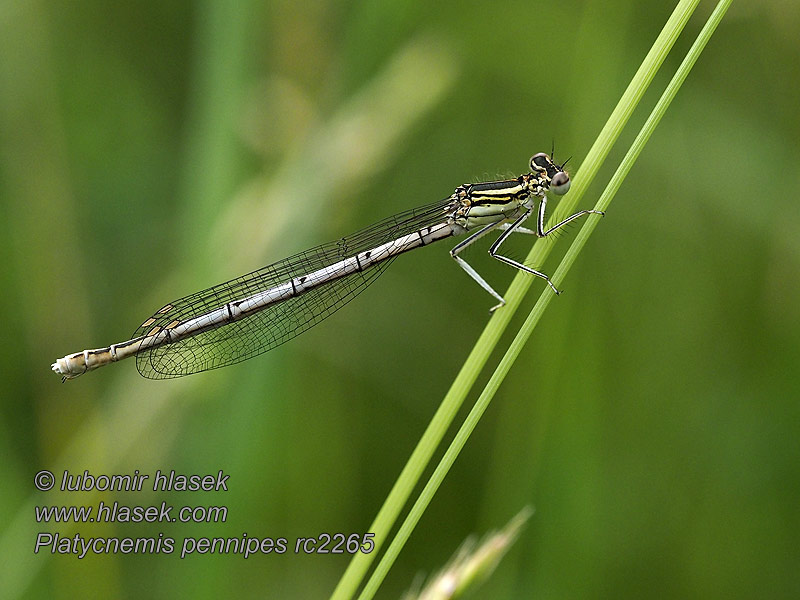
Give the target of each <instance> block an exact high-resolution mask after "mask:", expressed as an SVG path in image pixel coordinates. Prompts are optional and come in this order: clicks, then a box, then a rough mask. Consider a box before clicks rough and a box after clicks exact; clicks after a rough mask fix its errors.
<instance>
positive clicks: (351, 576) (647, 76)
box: [332, 0, 730, 600]
mask: <svg viewBox="0 0 800 600" xmlns="http://www.w3.org/2000/svg"><path fill="white" fill-rule="evenodd" d="M729 1H730V0H723V1H722V2H721V3H720V6H719V7H718V9H717V10H716V11H715V12H714V14H713V15H712V17H711V18H710V19H709V21H708V23H707V25H706V27H705V28H704V29H703V31H702V32H701V34H700V36H699V37H698V40H697V42H695V45H694V46H693V47H692V49H691V50H690V52H689V54H688V55H687V57H686V59H685V60H684V62H683V63H682V64H681V68H680V69H679V71H678V73H676V75H675V78H673V80H672V81H671V82H670V85H669V86H668V88H667V90H666V91H665V92H664V95H663V96H662V98H661V100H660V101H659V103H658V105H657V106H656V108H655V109H654V111H653V113H652V114H651V116H650V118H649V119H648V120H647V122H646V123H645V126H644V127H643V128H642V131H641V132H640V134H639V136H638V137H637V138H636V141H635V142H634V144H633V146H632V147H631V150H630V151H629V153H628V155H626V157H625V160H624V161H623V163H622V164H621V165H620V168H619V169H618V171H617V173H616V174H615V176H614V178H613V179H612V181H611V182H610V183H609V185H608V187H607V188H606V191H605V192H604V193H603V195H602V196H601V198H600V200H599V201H598V204H597V206H598V210H603V209H604V207H606V206H607V205H608V204H609V203H610V200H611V198H613V195H614V194H615V193H616V191H617V189H619V185H620V184H621V182H622V180H623V179H624V178H625V176H626V175H627V173H628V171H629V170H630V167H631V165H632V164H633V162H634V161H635V160H636V157H637V156H638V154H639V153H640V152H641V149H642V147H643V146H644V144H645V143H646V141H647V139H648V138H649V136H650V134H651V133H652V130H653V129H654V128H655V125H656V124H657V123H658V121H659V120H660V118H661V116H662V115H663V113H664V111H665V110H666V108H667V106H668V105H669V102H671V100H672V98H673V97H674V95H675V93H676V92H677V89H678V88H679V87H680V84H681V83H682V82H683V80H684V79H685V77H686V74H688V72H689V70H690V69H691V66H692V65H693V64H694V62H695V60H696V58H697V56H699V53H700V51H701V50H702V48H703V46H704V45H705V42H706V41H707V39H708V37H710V35H711V33H713V30H714V28H715V27H716V24H717V23H718V22H719V19H720V18H721V16H722V14H724V11H725V9H727V4H729ZM698 2H699V0H683V1H681V2H680V3H679V4H678V6H677V7H676V9H675V10H674V11H673V13H672V15H671V16H670V18H669V20H668V21H667V23H666V25H665V26H664V28H663V30H662V32H661V33H660V35H659V36H658V38H657V39H656V41H655V43H654V44H653V46H652V48H651V49H650V51H649V52H648V54H647V56H646V57H645V59H644V61H643V62H642V64H641V66H640V67H639V69H638V70H637V72H636V74H635V75H634V77H633V79H632V81H631V83H630V84H629V85H628V88H627V89H626V90H625V92H624V93H623V95H622V98H621V99H620V101H619V103H618V104H617V107H616V108H615V109H614V111H613V112H612V114H611V117H610V118H609V120H608V122H607V123H606V125H605V127H604V128H603V130H602V131H601V132H600V135H599V136H598V138H597V140H596V141H595V143H594V144H593V146H592V148H591V150H590V151H589V153H588V154H587V157H586V159H585V160H584V162H583V164H582V165H581V168H580V169H579V170H578V173H577V174H576V176H575V178H574V183H573V191H572V193H571V194H569V195H568V196H567V197H566V198H564V199H563V200H562V201H561V202H560V203H559V207H558V209H557V210H556V211H554V214H553V216H552V217H551V220H552V219H555V220H556V221H557V220H559V219H562V218H564V217H565V216H566V215H568V214H570V213H572V212H573V211H574V209H575V206H576V205H577V203H578V202H579V201H580V199H581V197H582V196H583V194H584V193H585V191H586V189H587V188H588V187H589V185H590V183H591V182H592V180H593V179H594V177H595V175H596V174H597V172H598V170H599V167H600V165H601V164H602V162H603V161H604V160H605V158H606V156H607V155H608V152H609V151H610V149H611V147H612V146H613V144H614V142H615V141H616V139H617V138H618V137H619V135H620V133H621V131H622V128H623V127H624V126H625V124H626V123H627V121H628V119H629V118H630V115H631V114H632V112H633V110H634V109H635V107H636V105H637V104H638V102H639V100H640V99H641V97H642V95H643V94H644V92H645V90H646V89H647V87H648V86H649V84H650V82H651V81H652V79H653V77H654V75H655V73H656V72H657V71H658V69H659V67H660V66H661V64H662V63H663V60H664V58H665V57H666V55H667V54H668V52H669V51H670V49H671V48H672V45H673V44H674V42H675V40H676V39H677V36H678V35H679V34H680V32H681V31H682V30H683V27H684V26H685V24H686V22H687V21H688V19H689V17H690V16H691V14H692V13H693V11H694V9H695V8H696V7H697V4H698ZM598 219H599V217H590V218H589V219H587V223H586V224H585V226H584V228H582V230H581V232H580V234H579V236H578V237H577V238H576V240H575V242H574V243H573V245H572V246H571V248H570V249H569V251H568V252H567V254H566V255H565V257H564V259H563V260H562V262H561V264H560V265H559V267H558V269H557V270H556V272H555V273H554V276H553V282H554V283H555V284H556V285H559V283H560V281H562V280H563V278H564V276H565V275H566V273H567V271H568V270H569V267H570V266H571V265H572V263H573V262H574V261H575V258H576V257H577V255H578V253H579V252H580V249H581V248H582V247H583V245H584V244H585V243H586V240H587V239H588V236H589V235H590V234H591V232H592V231H593V229H594V227H595V226H596V223H597V220H598ZM543 242H544V241H543V240H539V241H538V242H537V243H536V244H534V247H533V248H532V250H531V252H530V254H529V255H528V257H527V259H526V261H525V262H526V263H527V264H541V263H542V262H543V261H544V259H545V258H546V256H547V254H548V253H549V249H550V248H551V247H552V245H549V244H546V243H543ZM531 283H532V278H530V277H527V276H526V275H524V274H522V273H519V274H518V275H517V276H516V277H515V279H514V281H513V282H512V284H511V286H510V287H509V289H508V291H507V292H506V295H505V297H506V300H507V302H508V304H507V305H506V307H504V309H503V310H501V311H497V312H496V313H495V315H494V316H493V317H492V319H491V320H490V321H489V323H488V324H487V326H486V328H485V329H484V332H483V333H482V335H481V336H480V338H479V340H478V342H477V343H476V345H475V347H474V348H473V350H472V352H471V353H470V355H469V357H468V358H467V361H466V362H465V364H464V366H463V367H462V369H461V371H460V372H459V374H458V376H457V377H456V380H455V381H454V382H453V385H452V386H451V388H450V390H449V391H448V393H447V395H446V396H445V399H444V400H443V402H442V404H441V405H440V407H439V409H438V411H437V413H436V414H435V415H434V417H433V419H432V420H431V423H430V424H429V426H428V428H427V430H426V431H425V433H424V434H423V437H422V438H421V439H420V442H419V443H418V445H417V447H416V448H415V450H414V452H413V453H412V456H411V458H410V459H409V461H408V463H407V464H406V466H405V468H404V469H403V472H402V473H401V474H400V477H399V478H398V479H397V481H396V482H395V485H394V487H393V488H392V490H391V492H390V494H389V496H388V497H387V499H386V501H385V503H384V505H383V507H382V508H381V510H380V511H379V513H378V516H377V517H376V519H375V521H374V522H373V525H372V527H371V528H370V531H372V532H374V533H375V534H376V536H375V537H376V539H377V541H378V548H376V552H377V550H378V549H379V548H380V543H381V542H382V541H383V540H385V539H386V538H385V536H386V535H388V532H389V530H390V529H391V527H392V526H393V524H394V522H395V520H396V518H397V516H398V515H399V513H400V511H401V510H402V508H403V506H404V505H405V502H406V501H407V499H408V497H409V495H410V494H411V492H412V491H413V488H414V486H415V485H416V483H417V481H418V480H419V477H420V476H421V474H422V472H423V471H424V469H425V467H426V466H427V464H428V462H429V460H430V457H431V456H432V454H433V452H434V451H435V449H436V447H437V446H438V444H439V443H440V441H441V439H442V437H443V436H444V433H445V432H446V431H447V429H448V428H449V426H450V424H451V422H452V419H453V417H454V415H455V413H456V412H457V411H458V409H459V408H460V406H461V405H462V403H463V401H464V399H465V397H466V395H467V393H468V392H469V390H470V389H471V388H472V386H473V384H474V382H475V380H476V379H477V377H478V375H479V374H480V372H481V370H482V369H483V367H484V365H485V363H486V361H487V360H488V357H489V355H490V354H491V352H492V351H493V350H494V348H495V346H496V344H497V342H498V341H499V338H500V335H501V334H502V332H503V331H504V330H505V327H506V326H507V324H508V322H509V321H510V319H511V317H512V316H513V313H514V312H515V311H516V308H517V307H518V306H519V304H520V302H521V300H522V297H523V296H524V295H525V293H526V291H527V289H528V288H529V287H530V285H531ZM551 299H552V293H551V292H550V291H549V288H545V291H544V292H543V293H542V295H541V296H540V298H539V301H538V302H537V303H536V305H535V306H534V308H533V310H532V312H531V314H530V315H529V316H528V319H527V320H526V321H525V323H524V324H523V326H522V328H521V329H520V331H519V333H518V334H517V336H516V337H515V339H514V340H513V342H512V343H511V345H510V346H509V349H508V351H507V352H506V355H505V356H504V357H503V359H502V360H501V362H500V364H499V365H498V367H497V369H496V371H495V373H494V374H493V375H492V377H491V378H490V380H489V382H488V383H487V385H486V387H485V388H484V391H483V393H482V394H481V396H480V397H479V399H478V401H477V402H476V404H475V406H474V407H473V409H472V411H471V412H470V414H469V415H468V416H467V418H466V420H465V421H464V423H463V425H462V427H461V429H460V430H459V432H458V433H457V434H456V437H455V438H454V440H453V442H452V443H451V445H450V447H449V448H448V450H447V452H446V453H445V455H444V456H443V457H442V460H441V462H440V463H439V465H438V466H437V468H436V470H435V471H434V473H433V475H432V476H431V478H430V480H429V481H428V483H427V484H426V486H425V488H424V489H423V491H422V493H421V494H420V496H419V498H418V500H417V502H416V503H415V505H414V506H413V507H412V509H411V511H410V512H409V514H408V516H407V517H406V520H405V522H404V523H403V525H402V526H401V528H400V530H399V531H398V533H397V535H396V537H395V539H394V540H393V542H392V544H391V545H390V547H389V548H388V549H387V551H386V553H385V555H384V556H383V558H382V559H381V562H380V563H379V565H378V567H377V568H376V570H375V572H374V573H373V574H372V576H371V578H370V580H369V581H368V583H367V585H366V587H365V588H364V590H363V592H362V594H361V596H360V598H361V599H365V600H366V599H368V598H372V597H373V595H374V593H375V591H376V590H377V588H378V586H379V585H380V583H381V582H382V580H383V578H384V577H385V575H386V573H387V572H388V570H389V568H390V567H391V565H392V564H393V562H394V560H395V558H396V556H397V554H398V553H399V551H400V550H401V549H402V547H403V545H404V543H405V541H406V540H407V539H408V536H409V535H410V533H411V531H412V530H413V528H414V526H415V525H416V523H417V521H418V520H419V518H420V517H421V515H422V513H423V512H424V510H425V508H426V507H427V505H428V503H429V502H430V500H431V498H432V497H433V494H434V493H435V492H436V489H438V486H439V485H440V483H441V481H442V479H443V478H444V476H445V474H446V473H447V471H448V470H449V468H450V466H451V465H452V463H453V462H454V461H455V458H456V457H457V456H458V453H459V452H460V450H461V448H463V446H464V444H465V443H466V440H467V439H468V438H469V435H470V434H471V432H472V430H473V429H474V427H475V426H476V425H477V422H478V421H479V419H480V417H481V416H482V414H483V412H484V411H485V409H486V407H487V406H488V404H489V402H490V401H491V398H492V397H493V396H494V393H495V392H496V390H497V388H498V387H499V385H500V383H501V382H502V380H503V379H504V377H505V375H506V374H507V373H508V370H509V369H510V367H511V365H512V364H513V362H514V360H515V359H516V357H517V356H518V355H519V353H520V351H521V349H522V347H523V346H524V344H525V342H526V341H527V339H528V338H529V337H530V335H531V333H532V331H533V329H534V328H535V326H536V324H537V323H538V321H539V319H540V318H541V315H542V313H543V312H544V309H545V308H546V306H547V305H548V304H549V302H550V300H551ZM376 552H373V553H371V554H369V555H365V554H359V555H357V556H356V557H354V559H353V560H352V561H351V563H350V565H349V567H348V569H347V571H346V572H345V574H344V576H343V577H342V579H341V581H340V582H339V585H338V586H337V588H336V590H335V591H334V594H333V596H332V598H349V597H352V595H353V594H354V593H355V590H356V589H357V587H358V585H359V584H360V582H361V580H362V579H363V576H364V574H365V573H366V571H367V569H368V568H369V565H370V564H371V562H372V559H373V557H374V556H375V554H376Z"/></svg>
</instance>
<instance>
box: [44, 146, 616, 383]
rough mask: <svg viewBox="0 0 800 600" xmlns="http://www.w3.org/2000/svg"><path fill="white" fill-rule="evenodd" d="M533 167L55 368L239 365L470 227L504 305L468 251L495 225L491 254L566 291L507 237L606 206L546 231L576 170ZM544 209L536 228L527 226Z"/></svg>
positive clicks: (237, 285) (185, 308) (375, 228)
mask: <svg viewBox="0 0 800 600" xmlns="http://www.w3.org/2000/svg"><path fill="white" fill-rule="evenodd" d="M530 169H531V170H530V172H529V173H526V174H524V175H520V176H519V177H517V178H516V179H509V180H503V181H491V182H485V183H473V184H464V185H461V186H459V187H458V188H456V190H455V192H453V194H452V195H451V196H450V197H448V198H446V199H444V200H441V201H439V202H435V203H433V204H429V205H427V206H423V207H420V208H416V209H413V210H410V211H407V212H404V213H400V214H398V215H395V216H393V217H389V218H387V219H384V220H383V221H380V222H378V223H376V224H374V225H372V226H371V227H367V228H366V229H362V230H361V231H359V232H356V233H355V234H353V235H351V236H349V237H346V238H341V239H339V240H337V241H335V242H330V243H328V244H323V245H321V246H318V247H316V248H312V249H310V250H306V251H305V252H301V253H299V254H295V255H294V256H290V257H288V258H285V259H283V260H281V261H278V262H276V263H273V264H271V265H268V266H266V267H263V268H261V269H259V270H257V271H253V272H252V273H248V274H246V275H242V276H241V277H237V278H236V279H232V280H230V281H227V282H225V283H221V284H219V285H215V286H214V287H211V288H208V289H206V290H203V291H200V292H196V293H194V294H191V295H189V296H186V297H184V298H181V299H179V300H175V301H174V302H170V303H169V304H166V305H165V306H163V307H162V308H160V309H159V310H158V311H156V313H155V314H154V315H153V316H152V317H150V318H149V319H147V320H146V321H145V322H144V323H142V324H141V325H140V326H139V327H138V328H137V330H136V331H135V332H134V334H133V336H132V338H131V339H130V340H128V341H125V342H120V343H118V344H112V345H111V346H108V347H106V348H99V349H95V350H84V351H83V352H76V353H75V354H70V355H67V356H65V357H64V358H60V359H58V360H57V361H56V362H55V363H53V365H52V369H53V371H55V372H56V373H58V374H59V375H62V377H63V379H64V380H67V379H72V378H74V377H77V376H78V375H82V374H83V373H85V372H87V371H91V370H93V369H96V368H98V367H102V366H104V365H107V364H109V363H112V362H116V361H119V360H122V359H123V358H128V357H130V356H136V366H137V367H138V369H139V372H140V373H141V374H142V375H143V376H144V377H148V378H150V379H165V378H170V377H180V376H182V375H189V374H191V373H197V372H199V371H205V370H208V369H215V368H218V367H224V366H227V365H231V364H234V363H237V362H240V361H243V360H246V359H248V358H251V357H253V356H256V355H257V354H261V353H262V352H266V351H268V350H271V349H272V348H275V347H276V346H279V345H280V344H282V343H284V342H286V341H287V340H289V339H291V338H293V337H295V336H296V335H299V334H300V333H302V332H304V331H306V330H307V329H309V328H311V327H313V326H314V325H316V324H317V323H319V322H320V321H322V320H323V319H324V318H325V317H327V316H329V315H331V314H332V313H333V312H335V311H336V310H338V309H339V308H341V307H342V306H344V305H345V304H346V303H347V302H349V301H350V300H352V299H353V298H354V297H355V296H356V295H357V294H359V293H360V292H361V291H362V290H364V288H366V287H367V286H368V285H369V284H370V283H372V282H373V281H374V280H375V278H376V277H377V276H378V275H380V274H381V273H382V272H383V270H384V269H385V268H386V267H387V266H388V264H389V263H390V262H391V261H392V260H393V259H394V258H395V257H397V256H398V255H399V254H402V253H404V252H408V251H409V250H413V249H414V248H419V247H421V246H427V245H428V244H431V243H433V242H436V241H438V240H442V239H445V238H448V237H451V236H458V235H464V234H469V235H468V237H466V238H465V239H464V240H462V241H461V242H459V243H458V244H457V245H456V246H455V247H454V248H453V249H452V250H451V251H450V255H451V256H452V257H453V258H454V259H455V260H456V262H457V263H458V264H459V265H460V266H461V267H462V268H463V269H464V270H465V271H466V272H467V274H469V276H470V277H472V278H473V279H474V280H475V281H476V282H477V283H478V284H479V285H480V286H481V287H482V288H483V289H484V290H486V291H487V292H489V293H490V294H491V295H492V296H494V298H495V299H496V300H497V304H496V305H495V306H494V307H493V308H492V310H495V309H497V308H499V307H501V306H503V304H505V301H504V300H503V298H502V296H500V294H498V293H497V292H496V291H495V290H494V289H493V288H492V287H491V286H490V285H489V284H488V283H487V282H486V281H485V280H484V279H483V278H482V277H481V276H480V275H479V274H478V273H477V272H476V271H475V270H474V269H473V268H472V267H471V266H470V265H469V264H468V263H467V262H466V261H465V260H464V259H463V258H461V256H459V254H460V253H461V252H462V251H463V250H464V249H465V248H466V247H467V246H469V245H471V244H472V243H474V242H475V241H476V240H477V239H479V238H480V237H482V236H484V235H486V234H487V233H489V232H490V231H492V230H495V229H498V230H501V231H502V233H501V234H500V236H499V237H498V238H497V239H496V240H495V241H494V243H492V245H491V247H490V248H489V254H490V255H491V256H492V257H494V258H496V259H497V260H499V261H502V262H504V263H506V264H508V265H511V266H512V267H515V268H517V269H520V270H522V271H525V272H527V273H530V274H531V275H536V276H537V277H541V278H542V279H544V280H545V281H546V282H547V283H548V285H549V286H550V287H551V288H552V289H553V291H554V292H555V293H556V294H557V293H558V290H557V289H556V288H555V286H554V285H553V284H552V282H551V281H550V278H549V277H548V276H547V275H545V274H544V273H541V272H540V271H537V270H535V269H532V268H530V267H528V266H526V265H523V264H521V263H519V262H517V261H515V260H512V259H510V258H507V257H505V256H502V255H501V254H499V253H498V251H499V249H500V246H502V244H503V242H504V241H505V240H506V239H508V237H509V236H510V235H511V234H512V233H514V232H518V233H527V234H532V235H536V236H538V237H545V236H547V235H549V234H550V233H552V232H553V231H555V230H557V229H559V228H560V227H563V226H564V225H566V224H567V223H569V222H571V221H573V220H574V219H577V218H578V217H581V216H583V215H587V214H590V213H594V214H602V213H599V212H598V211H593V210H583V211H580V212H577V213H575V214H574V215H571V216H569V217H567V218H566V219H564V220H563V221H561V222H560V223H557V224H556V225H553V226H552V227H550V228H549V229H547V230H545V229H544V220H545V209H546V206H547V192H548V191H552V192H553V193H554V194H556V195H563V194H566V193H567V191H568V190H569V186H570V179H569V175H567V173H566V172H565V171H564V169H563V165H557V164H556V163H554V162H553V160H552V159H551V158H550V156H548V155H547V154H544V153H540V154H536V155H535V156H533V158H531V160H530ZM537 203H538V208H537ZM534 213H535V216H536V223H535V225H536V226H535V229H527V228H525V227H523V226H522V224H523V223H524V222H525V220H526V219H527V218H528V217H530V216H531V215H532V214H534Z"/></svg>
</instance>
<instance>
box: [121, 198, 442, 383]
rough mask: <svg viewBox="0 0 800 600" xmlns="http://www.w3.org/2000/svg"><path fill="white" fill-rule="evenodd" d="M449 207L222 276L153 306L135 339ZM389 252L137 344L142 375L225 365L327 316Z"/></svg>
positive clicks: (434, 218)
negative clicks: (155, 342)
mask: <svg viewBox="0 0 800 600" xmlns="http://www.w3.org/2000/svg"><path fill="white" fill-rule="evenodd" d="M451 209H452V200H451V199H450V198H447V199H445V200H441V201H439V202H436V203H434V204H429V205H427V206H423V207H420V208H416V209H413V210H410V211H407V212H404V213H400V214H398V215H395V216H393V217H389V218H387V219H384V220H383V221H380V222H378V223H375V224H374V225H372V226H370V227H367V228H366V229H362V230H361V231H359V232H357V233H354V234H353V235H351V236H348V237H346V238H341V239H339V240H336V241H334V242H329V243H327V244H323V245H321V246H317V247H316V248H312V249H310V250H306V251H304V252H300V253H299V254H295V255H294V256H290V257H288V258H285V259H283V260H280V261H278V262H276V263H273V264H271V265H268V266H266V267H263V268H261V269H259V270H257V271H253V272H252V273H248V274H246V275H242V276H241V277H237V278H236V279H232V280H230V281H226V282H225V283H221V284H219V285H215V286H214V287H211V288H208V289H206V290H203V291H201V292H197V293H195V294H191V295H190V296H186V297H185V298H181V299H179V300H175V301H174V302H171V303H169V304H167V305H165V306H164V307H162V308H161V309H159V310H158V311H157V312H156V313H155V314H154V315H153V316H152V317H151V318H149V319H147V320H146V321H145V322H144V323H142V325H140V326H139V328H138V329H137V330H136V331H135V332H134V334H133V337H134V339H135V338H137V337H139V336H145V335H147V334H148V332H150V331H152V330H153V329H154V328H156V327H166V326H167V325H169V326H171V327H174V326H175V325H177V324H178V323H181V322H184V321H188V320H190V319H193V318H195V317H198V316H200V315H204V314H207V313H209V312H211V311H213V310H215V309H218V308H220V307H222V306H224V305H225V304H227V303H228V302H231V301H233V300H240V299H242V298H247V297H249V296H252V295H254V294H257V293H259V292H262V291H265V290H268V289H270V288H273V287H275V286H277V285H279V284H281V283H285V282H287V281H289V280H290V279H294V278H296V277H300V276H302V275H306V274H308V273H311V272H314V271H316V270H318V269H322V268H324V267H327V266H330V265H332V264H335V263H337V262H339V261H341V260H343V259H345V258H348V257H351V256H353V255H355V254H358V253H361V252H364V251H365V250H370V249H372V248H375V247H377V246H380V245H381V244H385V243H388V242H390V241H392V240H394V239H397V238H399V237H402V236H404V235H407V234H410V233H413V232H414V231H417V230H419V229H422V228H424V227H427V226H430V225H435V224H437V223H441V222H443V221H444V220H445V219H446V217H447V215H448V214H449V212H450V211H451ZM392 260H393V259H388V260H385V261H383V262H379V263H377V264H374V265H373V266H371V267H369V268H366V269H364V270H363V271H362V272H357V273H352V274H350V275H348V276H346V277H342V278H339V279H335V280H333V281H330V282H327V283H324V284H322V285H320V286H318V287H315V288H312V289H310V290H309V291H307V292H304V293H302V294H300V295H298V296H294V297H293V298H289V299H287V300H285V301H284V302H280V303H277V304H273V305H271V306H269V307H267V308H265V309H264V310H262V311H260V312H257V313H255V314H253V315H251V316H249V317H246V318H244V319H241V320H239V321H234V322H231V323H227V324H225V325H222V326H220V327H218V328H216V329H211V330H208V331H204V332H202V333H199V334H197V335H195V336H192V337H189V338H185V339H182V340H180V341H177V342H174V343H171V344H165V345H163V346H159V347H156V348H147V349H143V350H142V351H140V352H139V353H138V354H137V355H136V366H137V368H138V369H139V373H141V374H142V376H144V377H147V378H149V379H167V378H171V377H181V376H183V375H189V374H191V373H198V372H200V371H206V370H208V369H216V368H219V367H225V366H227V365H232V364H234V363H237V362H241V361H243V360H247V359H248V358H252V357H253V356H256V355H258V354H261V353H263V352H267V351H268V350H272V349H273V348H275V347H276V346H279V345H281V344H283V343H284V342H286V341H288V340H290V339H292V338H293V337H295V336H297V335H299V334H301V333H303V332H304V331H306V330H307V329H310V328H311V327H313V326H314V325H316V324H317V323H319V322H320V321H322V320H323V319H325V318H326V317H329V316H330V315H332V314H333V313H334V312H336V311H337V310H339V309H340V308H341V307H342V306H344V305H345V304H347V303H348V302H349V301H350V300H352V299H353V298H355V297H356V296H357V295H358V294H359V293H361V292H362V291H363V290H364V289H365V288H366V287H367V286H368V285H369V284H370V283H372V282H373V281H375V279H376V278H377V277H378V275H380V274H381V273H382V272H383V271H384V270H385V269H386V267H387V266H388V265H389V263H390V262H391V261H392Z"/></svg>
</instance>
